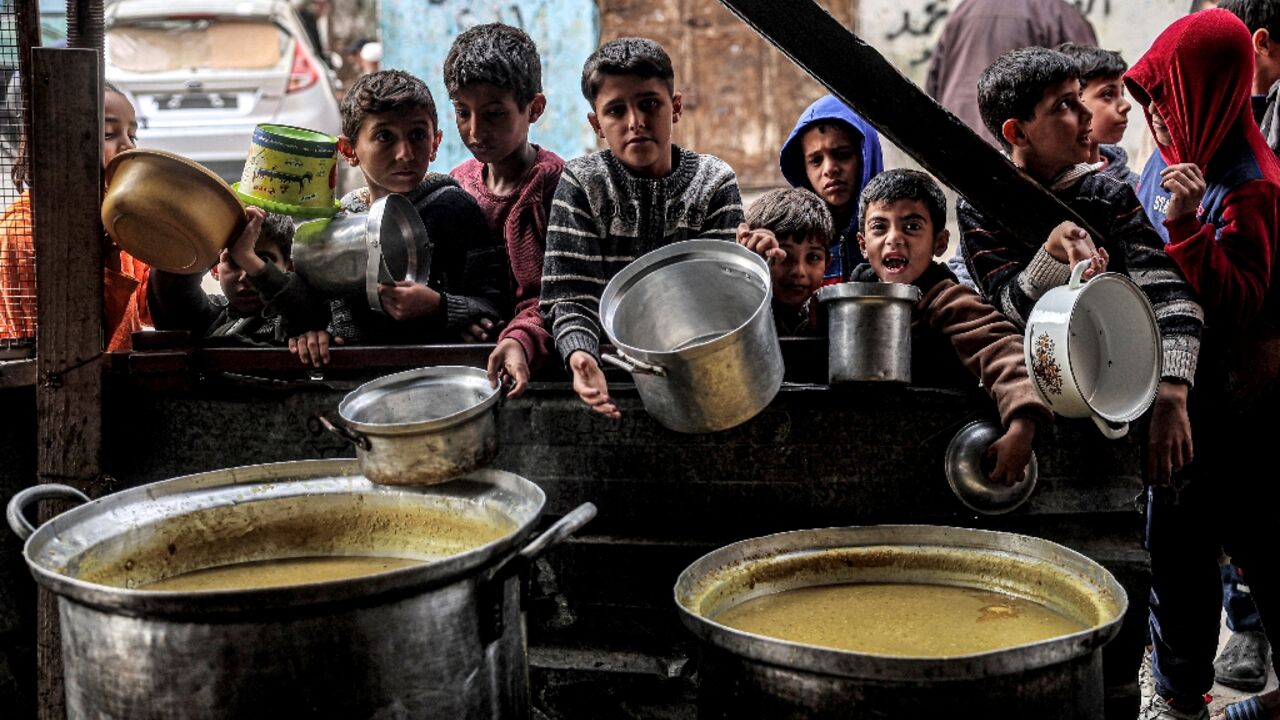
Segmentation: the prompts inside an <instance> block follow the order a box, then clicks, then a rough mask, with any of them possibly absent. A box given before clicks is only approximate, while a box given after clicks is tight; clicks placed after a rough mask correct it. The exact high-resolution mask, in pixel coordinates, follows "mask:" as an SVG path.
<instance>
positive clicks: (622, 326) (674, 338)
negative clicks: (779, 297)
mask: <svg viewBox="0 0 1280 720" xmlns="http://www.w3.org/2000/svg"><path fill="white" fill-rule="evenodd" d="M771 287H772V286H771V283H770V277H769V266H768V265H766V264H765V262H764V259H763V258H761V257H760V256H759V255H757V254H755V253H754V252H752V251H750V250H748V249H746V248H745V247H743V246H741V245H738V244H737V243H733V242H726V241H724V240H686V241H684V242H678V243H672V244H670V245H667V246H665V247H662V248H659V249H657V250H654V251H653V252H650V253H647V254H645V255H643V256H642V257H640V258H638V259H637V260H635V261H634V262H632V263H631V264H630V265H628V266H626V267H625V268H623V269H622V271H621V272H619V273H618V274H617V275H615V276H614V277H613V279H612V280H610V281H609V284H608V285H607V286H605V289H604V293H603V294H602V295H601V296H600V321H601V325H602V326H603V328H604V331H605V333H606V334H607V335H608V336H609V340H610V341H611V342H613V344H614V345H615V346H616V347H617V348H618V354H617V355H605V356H604V360H605V361H606V362H609V363H611V364H613V365H616V366H618V367H621V368H623V369H624V370H627V371H628V372H630V373H631V374H632V375H633V376H634V377H635V383H636V389H637V390H638V391H639V393H640V399H641V401H642V402H644V409H645V410H646V411H648V413H649V414H650V415H652V416H653V418H654V419H655V420H657V421H658V422H659V423H661V424H662V425H664V426H665V427H667V428H669V429H671V430H675V431H677V432H685V433H704V432H714V431H716V430H724V429H726V428H731V427H733V426H735V425H739V424H741V423H744V422H746V421H747V420H750V419H751V418H753V417H755V416H756V414H757V413H759V412H760V411H761V410H763V409H764V408H765V407H766V406H767V405H768V404H769V403H770V402H771V401H772V400H773V396H774V395H776V394H777V393H778V389H779V388H780V387H782V371H783V366H782V348H781V346H779V345H778V333H777V330H776V329H775V328H774V325H773V311H772V308H771V306H770V298H771V296H772V295H771Z"/></svg>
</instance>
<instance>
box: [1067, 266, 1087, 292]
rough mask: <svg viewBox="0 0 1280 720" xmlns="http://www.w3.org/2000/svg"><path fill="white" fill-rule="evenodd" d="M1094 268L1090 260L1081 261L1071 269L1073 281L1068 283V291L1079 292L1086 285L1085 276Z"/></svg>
mask: <svg viewBox="0 0 1280 720" xmlns="http://www.w3.org/2000/svg"><path fill="white" fill-rule="evenodd" d="M1091 267H1093V261H1092V260H1089V259H1085V260H1081V261H1080V262H1078V263H1076V266H1075V267H1073V268H1071V279H1070V280H1069V281H1067V289H1068V290H1079V289H1080V286H1081V285H1084V283H1085V280H1084V274H1085V272H1087V271H1088V270H1089V268H1091Z"/></svg>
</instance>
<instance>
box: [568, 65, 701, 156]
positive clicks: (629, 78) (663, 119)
mask: <svg viewBox="0 0 1280 720" xmlns="http://www.w3.org/2000/svg"><path fill="white" fill-rule="evenodd" d="M682 103H683V101H682V99H681V97H680V93H676V94H675V95H672V94H671V93H670V91H668V90H667V84H666V83H665V82H663V81H662V80H661V79H659V78H642V77H640V76H639V75H608V74H606V75H604V76H603V80H602V81H601V83H600V91H599V92H598V93H596V100H595V104H594V106H593V108H594V110H593V111H592V112H590V113H587V121H588V122H590V123H591V127H592V128H594V129H595V131H596V135H598V136H599V137H601V138H604V140H605V142H607V143H608V144H609V149H610V150H612V151H613V154H614V155H616V156H617V157H618V159H619V160H621V161H622V164H623V165H625V166H626V167H627V169H628V170H630V171H631V172H633V173H635V174H636V175H639V176H640V177H644V178H653V179H657V178H664V177H666V176H668V175H670V174H671V126H673V125H675V124H676V123H677V122H679V121H680V113H681V110H682Z"/></svg>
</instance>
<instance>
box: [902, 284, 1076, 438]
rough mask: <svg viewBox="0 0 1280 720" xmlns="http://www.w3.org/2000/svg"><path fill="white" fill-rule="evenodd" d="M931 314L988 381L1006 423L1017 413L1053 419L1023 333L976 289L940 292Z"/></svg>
mask: <svg viewBox="0 0 1280 720" xmlns="http://www.w3.org/2000/svg"><path fill="white" fill-rule="evenodd" d="M925 313H926V315H927V319H928V322H929V326H930V327H931V328H933V330H934V331H935V332H938V333H941V334H942V335H943V336H945V337H947V338H948V339H949V340H950V341H951V346H952V347H954V348H955V351H956V356H957V357H958V358H959V359H960V362H961V364H963V365H964V366H965V368H966V369H967V370H968V371H969V372H971V373H973V374H974V376H976V377H977V378H979V379H980V380H982V386H983V387H984V388H986V389H987V392H988V393H989V394H990V395H991V398H992V399H993V400H995V403H996V407H997V409H998V410H999V412H1000V422H1001V423H1002V424H1003V425H1004V427H1006V428H1007V427H1009V422H1010V421H1011V420H1013V419H1014V418H1015V417H1030V418H1032V419H1034V420H1036V421H1038V422H1039V423H1040V424H1041V425H1047V424H1051V423H1052V422H1053V412H1052V411H1051V410H1050V409H1049V406H1048V405H1045V403H1044V401H1043V400H1041V399H1040V395H1039V394H1038V393H1037V392H1036V389H1035V387H1034V386H1033V385H1032V384H1031V378H1030V377H1029V376H1028V375H1027V365H1026V360H1025V358H1024V357H1023V347H1022V333H1021V332H1019V331H1018V328H1016V327H1014V326H1013V323H1011V322H1009V319H1008V318H1007V317H1005V316H1004V315H1002V314H1001V313H1000V311H999V310H996V309H995V308H994V307H992V306H991V305H989V304H987V303H986V302H984V301H983V300H982V298H981V297H979V296H978V293H976V292H974V291H973V290H972V289H971V288H968V287H966V286H964V285H961V284H959V283H954V284H950V285H949V287H947V288H945V289H943V290H941V291H940V292H939V293H938V295H937V297H936V298H934V300H933V302H932V303H930V305H929V307H927V308H925Z"/></svg>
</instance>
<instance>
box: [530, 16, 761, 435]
mask: <svg viewBox="0 0 1280 720" xmlns="http://www.w3.org/2000/svg"><path fill="white" fill-rule="evenodd" d="M582 94H583V95H584V96H585V97H586V99H587V101H588V102H589V103H590V104H591V112H589V113H587V121H588V122H590V123H591V127H592V128H593V129H594V130H595V131H596V134H597V136H599V137H600V138H601V139H603V140H605V142H607V143H608V145H609V148H608V149H607V150H602V151H600V152H597V153H592V154H591V155H587V156H586V157H581V158H576V159H574V160H570V161H569V162H567V163H565V167H564V173H563V174H562V175H561V177H560V184H559V186H558V187H557V188H556V195H555V201H554V204H553V205H552V208H551V218H550V220H549V227H548V229H547V253H546V260H545V264H544V266H543V274H542V309H543V312H544V313H545V314H546V316H547V321H548V323H550V325H551V333H552V335H553V336H554V337H555V342H556V349H557V350H558V351H559V352H560V356H561V357H562V358H564V360H565V362H566V363H567V364H568V366H569V369H570V370H571V371H572V372H573V389H574V390H575V391H577V393H578V396H579V397H581V398H582V400H583V402H585V403H587V405H589V406H591V408H592V409H594V410H596V411H597V412H600V413H602V414H604V415H606V416H608V417H611V418H615V419H616V418H619V417H621V414H620V413H619V412H618V408H617V406H616V405H615V404H614V403H613V401H612V400H611V399H610V397H609V388H608V385H607V384H606V382H605V377H604V373H603V372H601V371H600V363H599V355H600V337H601V330H600V321H599V307H600V293H601V292H602V291H603V290H604V286H605V285H606V284H607V283H608V282H609V279H610V278H612V277H613V276H614V275H615V274H617V272H618V271H619V270H621V269H622V268H624V267H626V266H627V264H628V263H630V262H631V261H633V260H635V259H636V258H638V257H640V256H641V255H643V254H645V253H647V252H649V251H651V250H656V249H657V248H660V247H662V246H664V245H668V244H670V243H673V242H677V241H680V240H688V239H691V238H699V237H702V238H721V239H725V240H732V239H733V238H734V237H735V235H736V228H737V226H738V224H739V223H741V222H742V200H741V198H740V197H739V195H738V179H737V177H736V176H735V175H734V173H733V169H732V168H730V167H729V166H728V165H727V164H725V162H724V161H723V160H720V159H719V158H716V157H712V156H710V155H699V154H698V153H695V152H693V151H691V150H686V149H684V148H681V147H679V146H676V145H674V144H672V142H671V128H672V126H673V125H674V124H675V123H676V122H678V121H679V120H680V113H681V110H682V99H681V96H680V93H677V92H675V73H674V71H673V70H672V67H671V58H670V57H668V56H667V53H666V51H665V50H663V49H662V46H661V45H659V44H658V43H656V42H654V41H652V40H647V39H645V38H619V39H617V40H613V41H611V42H608V43H605V44H604V45H602V46H600V48H599V49H598V50H596V51H595V52H594V53H592V54H591V57H589V58H587V62H586V64H585V65H584V66H583V68H582ZM653 312H662V309H661V308H654V309H653Z"/></svg>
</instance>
